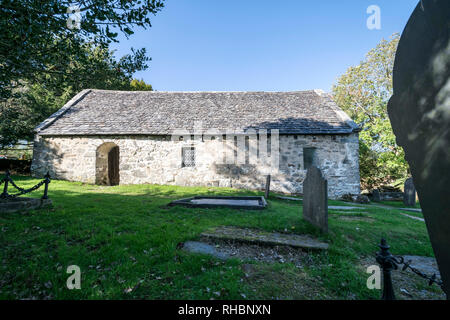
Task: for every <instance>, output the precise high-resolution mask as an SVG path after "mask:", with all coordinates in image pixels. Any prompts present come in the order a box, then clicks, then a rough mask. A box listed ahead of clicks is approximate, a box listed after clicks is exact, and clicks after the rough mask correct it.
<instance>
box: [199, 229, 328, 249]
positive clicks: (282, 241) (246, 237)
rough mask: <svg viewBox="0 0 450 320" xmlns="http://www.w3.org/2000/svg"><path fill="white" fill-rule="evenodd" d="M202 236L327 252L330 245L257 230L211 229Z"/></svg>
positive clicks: (300, 236)
mask: <svg viewBox="0 0 450 320" xmlns="http://www.w3.org/2000/svg"><path fill="white" fill-rule="evenodd" d="M201 236H203V237H206V238H211V239H218V240H233V241H238V242H246V243H254V244H260V245H267V246H279V245H285V246H290V247H294V248H301V249H306V250H327V249H328V243H325V242H321V241H319V240H316V239H314V238H312V237H310V236H307V235H297V234H284V233H277V232H273V233H272V232H267V231H262V230H256V229H246V228H238V227H229V226H222V227H216V228H213V229H210V230H208V231H205V232H203V233H202V234H201Z"/></svg>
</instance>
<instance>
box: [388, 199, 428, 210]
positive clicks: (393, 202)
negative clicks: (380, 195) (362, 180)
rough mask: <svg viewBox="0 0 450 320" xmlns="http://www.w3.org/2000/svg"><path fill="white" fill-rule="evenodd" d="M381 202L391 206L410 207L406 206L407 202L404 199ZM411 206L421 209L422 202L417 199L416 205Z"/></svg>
mask: <svg viewBox="0 0 450 320" xmlns="http://www.w3.org/2000/svg"><path fill="white" fill-rule="evenodd" d="M379 203H381V204H385V205H388V206H391V207H397V208H408V206H405V204H404V203H403V201H380V202H379ZM411 208H417V209H420V203H419V201H416V204H415V205H414V207H411Z"/></svg>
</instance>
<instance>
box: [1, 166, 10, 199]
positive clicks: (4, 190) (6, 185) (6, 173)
mask: <svg viewBox="0 0 450 320" xmlns="http://www.w3.org/2000/svg"><path fill="white" fill-rule="evenodd" d="M9 179H10V177H9V170H6V172H5V185H4V186H3V193H2V194H1V195H0V198H7V197H8V183H9Z"/></svg>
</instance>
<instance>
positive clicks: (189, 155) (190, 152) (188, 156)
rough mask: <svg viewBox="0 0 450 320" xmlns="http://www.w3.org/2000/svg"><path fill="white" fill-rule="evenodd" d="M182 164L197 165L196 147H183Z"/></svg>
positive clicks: (184, 165) (187, 165)
mask: <svg viewBox="0 0 450 320" xmlns="http://www.w3.org/2000/svg"><path fill="white" fill-rule="evenodd" d="M181 157H182V160H181V166H182V167H195V148H194V147H183V148H182V149H181Z"/></svg>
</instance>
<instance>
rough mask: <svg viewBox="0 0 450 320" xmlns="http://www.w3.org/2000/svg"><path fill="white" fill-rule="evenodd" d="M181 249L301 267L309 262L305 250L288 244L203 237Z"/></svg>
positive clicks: (227, 257)
mask: <svg viewBox="0 0 450 320" xmlns="http://www.w3.org/2000/svg"><path fill="white" fill-rule="evenodd" d="M182 250H184V251H186V252H193V253H201V254H207V255H211V256H213V257H216V258H219V259H221V260H224V259H231V258H236V259H240V260H242V261H245V260H253V261H259V262H268V263H273V262H278V263H293V264H294V265H295V266H296V267H298V268H302V267H303V266H304V265H307V264H309V263H311V260H310V258H309V255H308V253H307V252H305V251H303V250H300V249H297V248H292V247H289V246H271V247H268V246H260V245H257V244H247V243H242V242H236V241H229V240H228V241H227V240H217V239H210V238H204V241H202V242H199V241H187V242H185V243H184V244H183V247H182Z"/></svg>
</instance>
